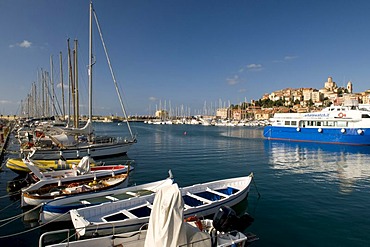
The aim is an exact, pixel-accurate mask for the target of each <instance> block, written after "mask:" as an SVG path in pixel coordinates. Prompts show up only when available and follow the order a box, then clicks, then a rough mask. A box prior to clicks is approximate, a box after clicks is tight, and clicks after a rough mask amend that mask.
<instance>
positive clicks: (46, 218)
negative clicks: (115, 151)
mask: <svg viewBox="0 0 370 247" xmlns="http://www.w3.org/2000/svg"><path fill="white" fill-rule="evenodd" d="M172 183H173V178H172V175H170V177H169V178H167V179H164V180H160V181H156V182H152V183H147V184H142V185H137V186H132V187H128V188H123V189H117V190H111V191H104V192H98V193H93V194H85V195H79V196H73V197H65V198H61V199H57V200H53V201H50V202H49V203H47V204H45V205H43V207H42V210H41V212H40V217H39V222H40V224H45V223H48V222H50V221H53V222H59V221H70V220H71V217H70V215H69V213H68V212H69V210H70V209H76V208H80V207H86V206H89V205H95V204H100V203H104V202H109V201H114V200H115V198H123V197H127V198H130V197H134V196H136V197H138V196H140V193H145V194H151V193H154V192H156V191H157V190H158V189H160V188H162V187H164V186H166V185H170V184H172ZM66 213H67V214H66Z"/></svg>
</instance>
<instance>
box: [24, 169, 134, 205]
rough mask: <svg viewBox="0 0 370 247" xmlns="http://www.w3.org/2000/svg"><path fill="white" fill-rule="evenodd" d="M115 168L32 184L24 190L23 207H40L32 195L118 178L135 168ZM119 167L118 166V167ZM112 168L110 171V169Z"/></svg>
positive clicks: (43, 180)
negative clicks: (78, 184)
mask: <svg viewBox="0 0 370 247" xmlns="http://www.w3.org/2000/svg"><path fill="white" fill-rule="evenodd" d="M114 167H115V166H109V167H106V166H101V168H108V169H107V170H101V171H96V172H93V173H88V174H84V175H79V176H71V177H66V178H50V179H42V180H40V181H38V182H36V183H35V184H31V185H30V186H28V187H26V188H24V189H22V194H21V207H25V206H36V205H39V200H33V199H32V198H30V196H26V195H30V194H35V193H37V194H39V195H40V193H41V194H44V193H47V192H49V191H50V190H51V189H53V188H56V187H58V186H65V187H68V186H69V185H70V184H72V183H84V182H86V183H89V182H91V181H92V180H94V179H104V178H108V177H113V176H118V175H122V174H123V175H125V174H124V173H126V174H128V173H129V172H130V171H131V170H133V169H134V168H133V167H132V166H119V167H120V169H115V170H114ZM117 167H118V166H117ZM109 168H110V169H109ZM52 199H53V198H48V199H45V200H44V201H43V202H45V201H50V200H52Z"/></svg>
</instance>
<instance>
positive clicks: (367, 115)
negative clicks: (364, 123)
mask: <svg viewBox="0 0 370 247" xmlns="http://www.w3.org/2000/svg"><path fill="white" fill-rule="evenodd" d="M361 117H362V118H370V115H369V114H362V115H361Z"/></svg>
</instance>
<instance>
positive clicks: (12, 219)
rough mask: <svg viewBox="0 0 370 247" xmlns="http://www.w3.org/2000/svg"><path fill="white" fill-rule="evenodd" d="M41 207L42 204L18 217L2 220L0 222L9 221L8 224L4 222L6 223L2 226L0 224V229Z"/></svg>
mask: <svg viewBox="0 0 370 247" xmlns="http://www.w3.org/2000/svg"><path fill="white" fill-rule="evenodd" d="M41 206H42V204H39V205H37V206H36V207H34V208H32V209H30V210H28V211H26V212H24V213H21V214H19V215H15V216H12V217H10V218H8V219H3V220H1V221H0V222H3V221H7V220H9V221H8V222H6V223H4V224H2V225H0V228H1V227H3V226H5V225H7V224H9V223H11V222H13V221H14V220H16V219H19V218H21V217H23V216H24V215H26V214H28V213H30V212H32V211H34V210H36V209H38V208H39V207H41Z"/></svg>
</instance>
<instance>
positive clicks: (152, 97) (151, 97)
mask: <svg viewBox="0 0 370 247" xmlns="http://www.w3.org/2000/svg"><path fill="white" fill-rule="evenodd" d="M149 100H150V101H156V100H157V98H156V97H154V96H150V97H149Z"/></svg>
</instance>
